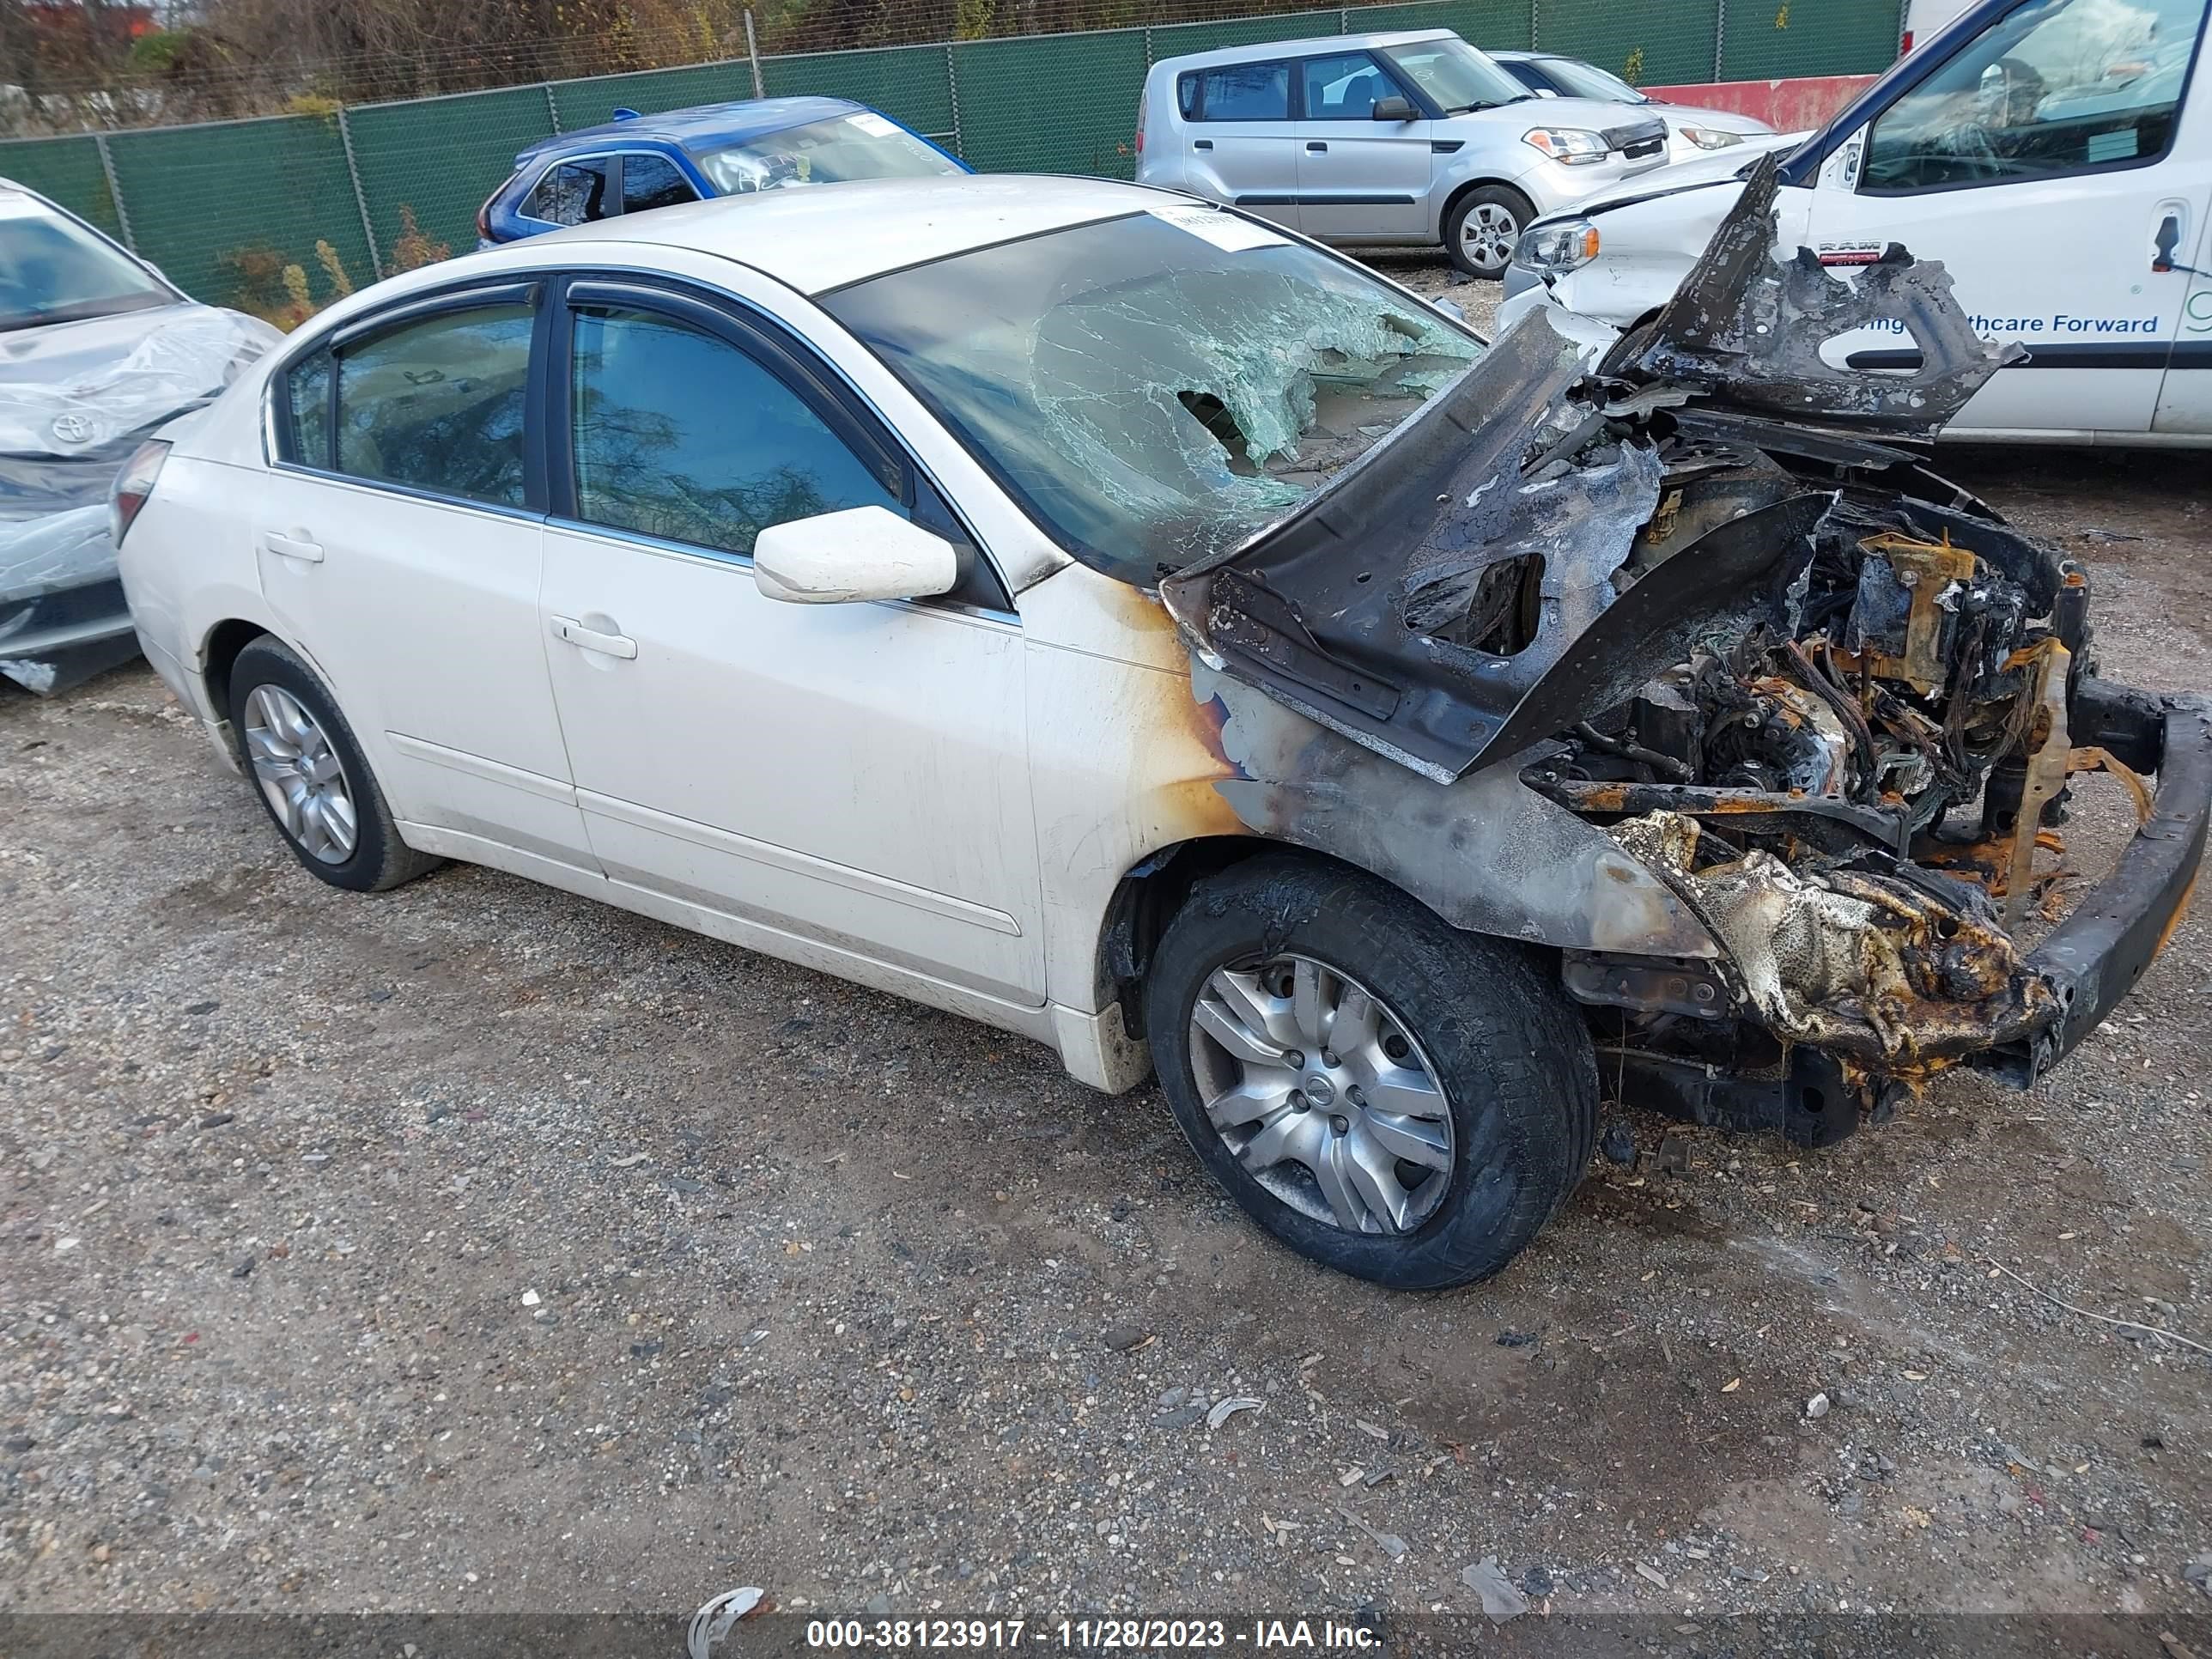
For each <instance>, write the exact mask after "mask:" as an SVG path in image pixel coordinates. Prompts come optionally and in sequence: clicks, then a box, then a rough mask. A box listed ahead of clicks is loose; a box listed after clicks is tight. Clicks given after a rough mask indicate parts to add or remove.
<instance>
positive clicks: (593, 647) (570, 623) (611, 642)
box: [553, 617, 637, 662]
mask: <svg viewBox="0 0 2212 1659" xmlns="http://www.w3.org/2000/svg"><path fill="white" fill-rule="evenodd" d="M553 637H554V638H555V639H556V640H566V641H568V643H569V644H570V645H573V646H574V647H576V648H577V649H578V650H580V651H596V652H598V653H599V654H600V655H601V656H603V657H620V658H621V659H623V661H624V662H630V661H634V660H635V659H636V656H637V641H635V640H634V639H632V638H630V637H629V635H627V634H602V633H600V632H599V630H598V629H595V628H586V627H585V626H584V624H583V623H580V622H578V621H577V620H576V619H575V618H574V617H554V618H553Z"/></svg>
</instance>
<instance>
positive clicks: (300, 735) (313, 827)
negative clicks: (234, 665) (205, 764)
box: [246, 685, 361, 864]
mask: <svg viewBox="0 0 2212 1659" xmlns="http://www.w3.org/2000/svg"><path fill="white" fill-rule="evenodd" d="M246 759H247V760H248V761H250V762H251V763H252V766H253V779H254V781H255V782H257V783H258V784H259V785H260V786H261V793H262V794H263V795H264V796H265V797H266V798H267V799H268V802H269V806H270V811H273V812H275V813H276V821H277V822H278V823H281V824H283V826H284V832H285V833H286V834H287V835H289V836H291V837H292V839H293V840H294V841H295V842H298V843H299V844H300V845H301V847H302V848H305V849H306V850H307V854H308V855H309V856H310V857H312V858H314V859H318V860H320V861H321V862H323V863H325V864H343V863H344V862H345V861H346V860H348V859H349V858H351V857H352V856H353V850H354V848H355V847H356V846H357V845H358V844H359V843H360V840H361V829H360V824H359V822H358V820H357V819H356V817H355V813H354V802H353V791H352V790H351V789H350V788H349V787H347V784H346V775H345V768H344V767H343V765H342V764H341V763H339V761H338V757H337V750H335V749H333V748H331V740H330V738H329V737H328V736H327V735H326V734H325V732H324V731H323V728H322V727H321V726H319V725H318V724H317V723H316V721H315V717H314V716H313V715H312V714H309V713H308V712H307V708H306V707H305V706H304V705H303V704H302V703H301V702H300V700H299V699H298V698H297V697H295V696H293V695H292V694H291V693H290V692H289V691H287V690H285V689H284V688H283V686H281V685H257V686H255V687H254V688H253V690H252V694H251V695H249V696H247V698H246Z"/></svg>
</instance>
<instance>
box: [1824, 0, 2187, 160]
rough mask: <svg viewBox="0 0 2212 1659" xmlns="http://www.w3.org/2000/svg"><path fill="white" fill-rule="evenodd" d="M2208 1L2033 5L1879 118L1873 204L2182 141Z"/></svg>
mask: <svg viewBox="0 0 2212 1659" xmlns="http://www.w3.org/2000/svg"><path fill="white" fill-rule="evenodd" d="M2205 4H2206V0H2129V3H2126V4H2116V3H2113V0H2026V3H2024V4H2021V5H2018V6H2015V7H2014V8H2013V9H2011V10H2010V11H2008V12H2007V13H2005V14H2004V15H2003V16H2002V17H2000V18H1998V19H1997V20H1996V21H1995V22H1993V23H1991V24H1990V26H1989V27H1987V28H1985V29H1984V30H1983V31H1982V32H1981V33H1979V34H1978V35H1976V36H1974V37H1973V38H1972V40H1968V41H1967V42H1966V44H1965V45H1963V46H1960V48H1959V49H1958V50H1957V51H1956V52H1953V53H1952V55H1951V57H1950V58H1949V59H1948V61H1947V62H1945V63H1943V64H1941V65H1939V66H1938V67H1937V68H1936V70H1935V71H1934V72H1933V73H1932V74H1930V75H1929V76H1928V78H1927V79H1926V80H1924V81H1923V82H1921V83H1920V84H1919V85H1918V86H1917V87H1915V88H1913V89H1912V90H1911V91H1910V92H1908V93H1906V94H1904V96H1902V97H1900V98H1899V100H1897V101H1896V102H1895V103H1894V104H1893V105H1891V106H1889V108H1888V109H1887V110H1886V111H1884V112H1882V113H1881V115H1880V116H1879V117H1877V118H1875V123H1874V127H1873V130H1872V131H1870V132H1869V135H1868V139H1867V159H1866V165H1865V167H1864V168H1863V171H1862V173H1861V178H1860V183H1859V190H1860V191H1861V193H1862V194H1865V195H1873V196H1904V195H1911V194H1914V193H1917V192H1918V191H1933V190H1956V189H1960V188H1965V187H1968V186H1972V185H1996V184H2006V183H2009V182H2011V181H2012V180H2015V179H2053V178H2067V177H2071V176H2074V175H2077V174H2081V173H2097V172H2103V171H2108V170H2112V169H2115V168H2119V167H2141V166H2142V165H2143V164H2144V163H2146V162H2148V161H2156V160H2157V159H2158V158H2159V157H2160V156H2161V155H2165V154H2166V151H2167V150H2168V149H2171V148H2172V143H2173V130H2174V125H2175V118H2176V115H2177V112H2179V109H2180V107H2181V99H2182V94H2183V92H2184V90H2185V86H2186V82H2187V80H2188V76H2189V64H2190V59H2191V56H2192V55H2193V53H2194V52H2195V49H2196V45H2197V34H2198V33H2199V31H2200V30H2201V29H2202V28H2203V24H2204V10H2205Z"/></svg>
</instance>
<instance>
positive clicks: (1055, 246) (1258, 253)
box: [822, 205, 1484, 585]
mask: <svg viewBox="0 0 2212 1659" xmlns="http://www.w3.org/2000/svg"><path fill="white" fill-rule="evenodd" d="M822 303H823V305H824V306H825V307H827V308H828V309H829V312H830V313H832V314H833V315H835V316H836V319H837V320H838V321H839V322H841V323H842V324H843V325H845V326H846V327H847V328H848V329H849V330H851V331H852V332H853V333H854V335H856V336H857V337H859V338H860V340H861V341H862V342H863V343H865V344H866V346H867V347H868V348H869V349H870V350H872V351H873V352H874V353H875V354H876V355H877V356H878V357H879V358H880V359H881V360H882V361H883V362H884V364H885V365H886V366H888V367H889V368H890V370H891V372H892V373H893V374H896V375H897V376H898V377H899V378H900V379H901V380H903V381H904V382H905V383H906V385H907V386H908V388H909V389H911V390H912V391H913V392H915V395H916V396H917V397H919V398H921V400H922V401H923V402H924V403H925V404H928V405H929V406H930V407H931V408H932V410H933V411H934V412H935V413H936V414H937V416H938V417H939V419H940V420H941V421H943V422H945V425H946V427H947V428H949V429H950V430H951V432H952V433H953V435H955V436H956V437H957V438H958V439H959V440H960V441H961V442H962V443H963V444H964V445H965V446H966V447H968V449H969V452H970V453H973V454H974V455H975V457H976V459H978V460H979V461H981V463H982V465H984V466H985V467H986V468H987V469H988V470H989V471H991V472H993V473H994V475H995V476H996V477H997V478H998V479H999V480H1000V483H1002V484H1003V485H1004V486H1005V487H1006V489H1008V490H1009V491H1011V492H1012V494H1013V495H1015V496H1016V497H1017V498H1018V500H1020V501H1022V502H1023V504H1024V508H1025V509H1026V510H1027V511H1028V512H1029V513H1030V516H1031V517H1032V518H1033V519H1034V520H1036V522H1037V524H1038V525H1039V526H1042V528H1043V529H1044V530H1045V532H1046V533H1048V535H1051V536H1052V537H1053V538H1054V539H1055V540H1057V541H1058V542H1059V543H1060V545H1061V546H1063V547H1066V549H1068V550H1070V551H1071V552H1076V553H1079V555H1081V556H1085V557H1086V558H1088V559H1089V560H1090V561H1091V562H1093V563H1095V564H1097V565H1098V566H1099V567H1100V568H1105V569H1108V570H1109V572H1110V573H1111V574H1115V575H1117V576H1119V577H1121V579H1122V580H1128V581H1134V582H1137V583H1139V584H1140V585H1149V584H1151V583H1152V582H1153V581H1155V580H1158V574H1159V572H1160V570H1161V569H1162V568H1171V569H1173V568H1182V566H1184V565H1187V564H1188V563H1190V562H1193V561H1194V560H1195V559H1198V558H1200V557H1203V556H1206V554H1208V553H1212V552H1218V551H1221V550H1225V549H1227V548H1230V547H1233V546H1235V545H1237V544H1238V543H1240V542H1242V541H1243V540H1244V539H1245V538H1247V537H1249V536H1250V535H1251V534H1253V533H1255V532H1257V531H1259V530H1261V529H1262V528H1264V527H1265V526H1268V525H1270V524H1273V523H1275V522H1277V521H1278V520H1281V519H1284V518H1286V517H1288V516H1289V515H1290V514H1291V513H1292V512H1293V511H1295V510H1296V509H1297V507H1298V505H1299V504H1300V503H1301V502H1303V501H1305V500H1306V498H1307V497H1308V496H1310V495H1312V494H1313V493H1314V491H1316V489H1320V488H1321V487H1322V485H1323V484H1324V483H1327V482H1328V480H1329V479H1330V478H1331V477H1334V476H1335V475H1336V474H1337V473H1338V472H1340V471H1341V470H1342V469H1343V468H1345V467H1346V466H1347V465H1351V464H1352V462H1353V461H1355V460H1357V459H1358V457H1359V456H1360V455H1361V454H1363V453H1365V452H1366V451H1367V450H1369V449H1370V448H1371V447H1373V446H1374V445H1375V444H1376V442H1377V441H1379V440H1380V439H1381V438H1382V437H1383V435H1385V434H1387V433H1389V431H1390V430H1391V429H1392V428H1395V426H1397V425H1398V424H1399V423H1400V422H1402V421H1404V420H1406V419H1407V418H1408V417H1410V416H1413V414H1414V413H1415V412H1416V411H1418V410H1419V409H1420V408H1421V407H1422V405H1423V404H1425V403H1427V402H1428V401H1429V399H1430V398H1432V397H1434V396H1435V395H1436V394H1437V392H1439V391H1440V390H1441V389H1442V388H1443V387H1444V386H1446V385H1448V384H1449V383H1450V382H1451V381H1453V380H1455V379H1456V378H1457V377H1458V376H1459V374H1460V373H1461V372H1462V371H1463V370H1464V369H1465V368H1467V367H1468V365H1469V364H1470V363H1472V362H1474V361H1475V360H1476V359H1477V358H1479V357H1480V356H1481V355H1482V352H1483V349H1484V348H1483V346H1482V343H1480V341H1479V340H1477V339H1476V338H1475V337H1474V336H1473V335H1472V334H1469V333H1468V332H1467V331H1465V330H1464V329H1462V328H1461V327H1460V326H1458V325H1456V324H1455V323H1453V322H1452V321H1451V320H1449V319H1448V318H1446V317H1445V316H1444V315H1443V313H1441V312H1438V311H1437V310H1435V309H1434V308H1433V307H1430V306H1427V305H1425V304H1423V303H1422V302H1421V301H1418V300H1413V299H1408V298H1407V296H1406V295H1404V294H1402V293H1401V292H1399V291H1398V290H1397V289H1393V288H1389V287H1388V286H1386V285H1385V284H1383V283H1382V282H1380V281H1379V280H1377V279H1376V278H1375V277H1374V276H1370V275H1369V274H1368V273H1367V272H1366V271H1365V270H1362V269H1361V268H1360V267H1358V266H1357V265H1354V264H1352V263H1350V262H1349V261H1348V260H1345V259H1342V258H1338V257H1337V256H1336V255H1334V254H1330V253H1324V252H1321V251H1320V250H1318V249H1316V248H1310V247H1307V246H1304V245H1303V244H1300V243H1296V242H1292V241H1290V240H1287V239H1285V238H1284V237H1281V236H1279V235H1277V234H1274V233H1273V231H1270V230H1267V229H1265V228H1262V227H1261V226H1258V225H1255V224H1253V223H1251V222H1249V221H1247V220H1244V219H1243V218H1240V217H1238V216H1235V215H1233V214H1228V213H1221V212H1216V211H1214V210H1210V209H1206V208H1202V207H1198V206H1195V205H1188V206H1177V207H1172V208H1161V209H1158V210H1150V211H1147V212H1143V213H1137V214H1132V215H1129V216H1127V217H1124V218H1119V219H1110V220H1104V221H1101V222H1097V223H1093V224H1088V225H1078V226H1073V227H1071V228H1067V229H1066V230H1059V231H1054V232H1051V233H1048V234H1044V235H1041V236H1031V237H1028V238H1024V240H1019V241H1013V242H1007V243H1003V244H1001V245H1000V246H996V247H989V248H978V249H976V250H975V251H973V252H968V253H963V254H959V255H957V256H955V257H953V258H946V259H939V260H936V261H934V262H933V263H930V264H921V265H915V266H913V267H911V268H909V269H908V270H900V271H893V272H891V273H890V274H889V275H886V276H878V277H874V278H872V279H871V280H869V281H867V282H864V283H854V285H852V286H851V287H849V288H846V289H839V290H837V291H836V292H835V293H832V294H829V295H826V296H824V297H823V301H822Z"/></svg>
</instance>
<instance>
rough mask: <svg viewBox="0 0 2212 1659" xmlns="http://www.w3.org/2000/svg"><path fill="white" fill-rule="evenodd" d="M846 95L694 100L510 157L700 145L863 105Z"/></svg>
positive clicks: (559, 138) (558, 136)
mask: <svg viewBox="0 0 2212 1659" xmlns="http://www.w3.org/2000/svg"><path fill="white" fill-rule="evenodd" d="M865 108H866V105H864V104H856V103H854V101H853V100H851V99H849V98H814V97H806V98H744V99H740V100H737V101H735V102H733V103H727V104H695V105H693V106H691V107H690V108H689V109H671V110H664V111H662V112H660V113H659V114H658V115H640V116H637V117H635V118H633V119H629V120H621V121H613V120H610V121H606V122H604V123H602V124H601V125H599V126H596V127H579V128H577V129H576V130H575V131H573V132H562V133H557V134H556V135H555V136H554V137H550V138H546V139H542V140H540V141H539V142H538V143H534V144H532V146H531V147H530V148H529V149H526V150H524V151H522V152H521V153H520V155H517V156H516V157H515V158H514V161H515V165H516V166H517V167H520V166H522V165H523V164H524V163H526V162H529V161H543V160H544V159H545V158H546V157H547V156H550V155H578V154H580V153H582V152H584V151H587V150H595V149H608V148H610V147H611V146H614V145H617V144H620V143H635V142H636V141H637V140H639V139H641V138H657V139H659V140H662V141H663V142H665V143H675V144H680V145H682V146H683V147H684V149H706V148H708V146H711V145H718V144H726V143H735V142H738V141H739V140H742V139H746V138H757V137H760V136H761V135H762V134H763V133H768V132H781V131H784V130H785V129H786V128H787V127H799V126H805V125H806V124H807V123H808V122H810V121H821V120H826V119H827V118H829V117H830V116H833V115H849V114H850V113H852V112H854V110H857V109H865Z"/></svg>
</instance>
